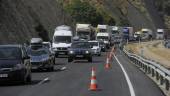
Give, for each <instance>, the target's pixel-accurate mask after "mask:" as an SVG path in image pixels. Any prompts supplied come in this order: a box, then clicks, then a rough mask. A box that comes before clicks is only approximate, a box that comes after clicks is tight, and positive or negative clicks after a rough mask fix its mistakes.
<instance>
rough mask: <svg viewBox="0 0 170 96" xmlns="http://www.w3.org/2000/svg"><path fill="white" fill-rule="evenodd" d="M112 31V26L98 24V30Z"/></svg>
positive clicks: (103, 31) (102, 31)
mask: <svg viewBox="0 0 170 96" xmlns="http://www.w3.org/2000/svg"><path fill="white" fill-rule="evenodd" d="M109 31H110V28H109V26H108V25H100V24H98V25H97V32H98V33H99V32H101V33H109Z"/></svg>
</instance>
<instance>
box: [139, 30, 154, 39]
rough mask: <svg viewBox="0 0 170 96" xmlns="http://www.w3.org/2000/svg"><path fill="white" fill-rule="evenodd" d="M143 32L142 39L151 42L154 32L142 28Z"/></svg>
mask: <svg viewBox="0 0 170 96" xmlns="http://www.w3.org/2000/svg"><path fill="white" fill-rule="evenodd" d="M141 32H142V37H141V39H142V40H149V39H151V38H152V37H153V32H152V30H151V29H148V28H142V30H141Z"/></svg>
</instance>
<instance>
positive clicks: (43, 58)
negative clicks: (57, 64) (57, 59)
mask: <svg viewBox="0 0 170 96" xmlns="http://www.w3.org/2000/svg"><path fill="white" fill-rule="evenodd" d="M30 57H31V62H43V61H47V60H48V59H49V55H40V56H30Z"/></svg>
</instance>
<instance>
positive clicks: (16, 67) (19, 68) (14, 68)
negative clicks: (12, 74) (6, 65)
mask: <svg viewBox="0 0 170 96" xmlns="http://www.w3.org/2000/svg"><path fill="white" fill-rule="evenodd" d="M22 68H24V65H23V64H16V65H15V66H14V67H13V70H21V69H22Z"/></svg>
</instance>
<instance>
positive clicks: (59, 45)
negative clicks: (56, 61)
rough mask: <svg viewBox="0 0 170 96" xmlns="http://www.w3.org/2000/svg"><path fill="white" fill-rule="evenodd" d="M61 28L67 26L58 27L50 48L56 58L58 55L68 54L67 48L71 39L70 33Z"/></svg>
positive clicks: (67, 29)
mask: <svg viewBox="0 0 170 96" xmlns="http://www.w3.org/2000/svg"><path fill="white" fill-rule="evenodd" d="M62 27H69V26H63V25H62V26H59V27H57V28H56V30H55V32H54V36H53V41H52V48H53V50H54V52H55V56H56V57H58V55H67V54H68V48H70V46H71V43H72V39H73V34H72V31H71V30H70V29H69V28H62Z"/></svg>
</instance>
